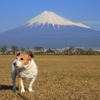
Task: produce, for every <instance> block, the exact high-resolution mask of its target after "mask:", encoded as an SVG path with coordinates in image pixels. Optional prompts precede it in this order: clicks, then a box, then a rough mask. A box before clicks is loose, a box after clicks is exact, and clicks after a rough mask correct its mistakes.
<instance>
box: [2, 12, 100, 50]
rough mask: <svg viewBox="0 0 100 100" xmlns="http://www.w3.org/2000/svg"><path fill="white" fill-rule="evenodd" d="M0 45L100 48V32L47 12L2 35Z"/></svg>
mask: <svg viewBox="0 0 100 100" xmlns="http://www.w3.org/2000/svg"><path fill="white" fill-rule="evenodd" d="M0 41H1V42H0V45H8V46H12V45H17V46H18V47H31V48H32V47H34V46H45V47H48V48H63V47H66V46H71V45H75V46H81V47H82V46H83V47H99V46H100V31H96V30H93V29H92V28H90V27H89V26H86V25H84V24H81V23H75V22H72V21H69V20H67V19H65V18H62V17H60V16H58V15H56V14H55V13H53V12H49V11H45V12H43V13H41V14H40V15H38V16H36V17H35V18H32V19H31V20H29V21H28V22H26V23H25V24H24V25H22V26H20V27H17V28H15V29H12V30H9V31H7V32H3V33H1V34H0Z"/></svg>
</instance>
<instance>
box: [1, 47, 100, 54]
mask: <svg viewBox="0 0 100 100" xmlns="http://www.w3.org/2000/svg"><path fill="white" fill-rule="evenodd" d="M29 50H30V51H32V52H33V53H34V54H58V55H60V54H63V55H100V51H99V50H93V49H91V48H89V49H84V48H78V47H75V46H70V47H68V48H64V49H45V48H44V47H42V46H37V47H34V48H33V49H29V48H28V49H27V48H21V49H19V48H18V47H17V46H15V45H13V46H12V47H11V48H8V47H7V46H2V47H1V48H0V53H1V54H16V52H18V51H29Z"/></svg>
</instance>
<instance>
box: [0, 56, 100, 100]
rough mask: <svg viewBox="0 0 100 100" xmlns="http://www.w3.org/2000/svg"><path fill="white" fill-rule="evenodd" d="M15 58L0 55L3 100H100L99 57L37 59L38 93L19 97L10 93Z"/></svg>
mask: <svg viewBox="0 0 100 100" xmlns="http://www.w3.org/2000/svg"><path fill="white" fill-rule="evenodd" d="M14 58H15V56H12V55H4V56H3V55H0V100H24V99H26V100H100V56H65V55H63V56H61V55H59V56H54V55H49V56H47V55H44V56H43V55H41V56H35V57H34V59H35V61H36V63H37V65H38V77H37V80H36V82H35V84H34V85H33V88H34V90H35V92H33V93H30V92H28V91H26V92H25V93H22V94H20V95H19V94H18V93H16V92H13V91H12V90H11V88H12V81H11V75H10V70H11V63H12V61H13V59H14ZM25 85H26V87H27V84H25ZM22 96H23V97H22Z"/></svg>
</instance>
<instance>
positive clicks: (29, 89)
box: [28, 76, 36, 92]
mask: <svg viewBox="0 0 100 100" xmlns="http://www.w3.org/2000/svg"><path fill="white" fill-rule="evenodd" d="M35 79H36V76H34V78H33V79H32V80H31V81H30V83H29V88H28V91H30V92H33V89H32V85H33V83H34V81H35Z"/></svg>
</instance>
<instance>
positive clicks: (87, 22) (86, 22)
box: [81, 21, 100, 24]
mask: <svg viewBox="0 0 100 100" xmlns="http://www.w3.org/2000/svg"><path fill="white" fill-rule="evenodd" d="M81 23H84V24H100V21H82V22H81Z"/></svg>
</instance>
